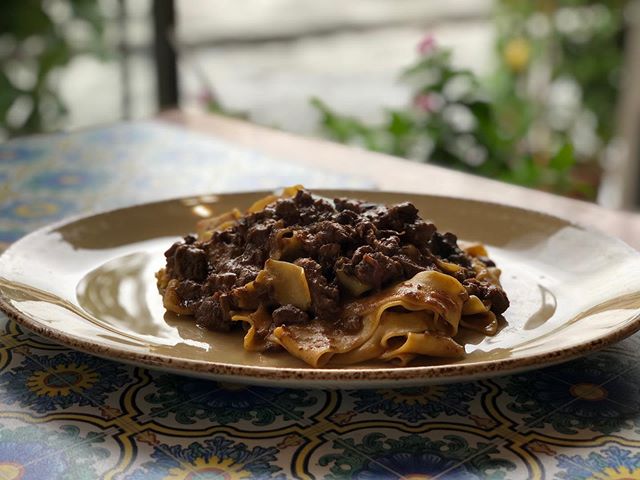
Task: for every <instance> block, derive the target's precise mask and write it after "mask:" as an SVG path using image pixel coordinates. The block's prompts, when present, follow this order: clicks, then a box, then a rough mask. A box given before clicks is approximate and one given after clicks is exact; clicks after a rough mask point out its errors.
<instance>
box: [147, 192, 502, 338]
mask: <svg viewBox="0 0 640 480" xmlns="http://www.w3.org/2000/svg"><path fill="white" fill-rule="evenodd" d="M165 256H166V259H167V264H166V270H165V272H164V274H163V275H165V276H166V277H165V278H164V279H163V281H164V283H165V284H166V282H167V281H169V280H175V281H176V282H174V284H175V291H176V294H177V297H178V298H177V302H178V303H179V305H180V307H181V309H182V310H183V313H185V314H192V315H194V316H195V321H196V323H197V324H198V325H199V326H202V327H205V328H208V329H211V330H218V331H227V330H230V329H231V328H232V327H233V326H234V324H236V323H240V322H234V321H232V320H231V316H232V312H233V311H235V310H239V309H240V307H242V308H245V309H246V308H253V309H256V308H258V307H259V306H260V305H262V306H263V307H266V308H267V309H268V310H269V313H271V318H272V323H273V324H272V325H271V326H269V327H268V328H263V332H264V334H265V335H266V334H267V333H268V331H269V330H270V329H273V328H275V327H277V326H279V325H290V324H297V323H301V322H309V321H313V320H319V321H323V322H331V323H334V324H335V326H336V328H337V329H338V330H340V331H345V332H349V331H355V330H357V329H359V328H360V319H359V318H343V317H342V316H341V302H343V301H344V300H347V299H353V298H354V297H356V296H360V295H369V294H371V293H374V292H376V291H379V290H381V289H383V288H385V287H387V286H389V285H392V284H395V283H397V282H400V281H403V280H407V279H410V278H412V277H413V276H414V275H416V274H417V273H418V272H421V271H424V270H436V271H440V272H442V273H445V274H448V275H451V276H453V277H455V278H456V279H457V280H458V281H459V282H460V283H462V285H463V286H464V287H465V289H466V290H467V292H468V293H469V295H476V296H477V297H478V298H480V300H486V301H488V302H490V304H491V311H493V313H495V314H501V313H502V312H504V311H505V310H506V309H507V308H508V306H509V300H508V299H507V296H506V294H505V292H504V291H503V290H502V289H501V288H500V287H498V286H496V285H493V284H490V283H488V282H486V281H481V280H478V279H477V278H475V275H476V273H475V271H474V270H473V268H472V259H471V257H470V256H469V255H467V254H466V253H465V252H463V251H462V250H461V249H460V248H459V247H458V244H457V239H456V236H455V235H453V234H451V233H440V232H438V231H437V230H436V227H435V225H433V224H432V223H430V222H428V221H425V220H423V219H421V218H420V217H419V216H418V210H417V209H416V207H415V206H414V205H412V204H411V203H409V202H404V203H400V204H397V205H392V206H385V205H377V204H372V203H367V202H363V201H358V200H352V199H345V198H336V199H334V200H332V201H331V200H327V199H324V198H318V197H315V196H312V195H311V194H310V193H309V192H308V191H306V190H299V191H297V193H296V194H295V196H293V197H292V198H281V199H279V200H276V201H275V202H273V203H271V204H269V205H267V206H266V207H265V208H264V209H263V210H261V211H258V212H256V213H250V214H248V215H246V216H243V217H241V218H240V219H238V220H237V222H235V224H234V225H232V226H230V227H228V228H226V229H224V230H221V231H214V232H213V234H212V236H211V238H210V239H209V240H206V241H200V240H197V239H196V237H194V236H192V235H188V236H186V237H185V238H184V239H183V240H182V241H180V242H176V243H175V244H173V245H172V246H171V248H169V250H167V252H166V253H165ZM270 258H271V259H274V260H283V261H287V262H292V263H294V264H295V265H298V266H299V267H302V268H303V269H304V274H305V277H306V281H307V283H308V286H309V291H310V294H311V306H310V308H308V309H307V310H306V311H303V310H301V309H300V308H297V307H295V306H293V305H280V304H279V303H278V302H277V301H276V300H275V297H274V291H273V288H270V285H268V284H259V282H254V283H253V284H252V285H253V288H251V289H247V288H243V287H245V285H247V284H248V283H249V282H252V281H253V280H255V279H256V277H257V275H258V273H259V272H260V271H261V270H262V269H263V268H264V267H265V262H266V261H267V260H268V259H270ZM479 260H480V261H481V262H483V263H484V264H485V265H487V266H494V264H493V262H492V261H491V260H489V259H488V258H486V257H479ZM442 261H445V262H448V263H453V264H456V265H458V266H460V267H462V268H459V269H457V271H455V272H453V273H452V272H449V271H445V270H444V269H442V268H440V267H439V265H438V264H439V263H440V265H441V264H442ZM159 280H160V279H159ZM159 283H161V282H159Z"/></svg>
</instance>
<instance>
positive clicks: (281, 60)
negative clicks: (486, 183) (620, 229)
mask: <svg viewBox="0 0 640 480" xmlns="http://www.w3.org/2000/svg"><path fill="white" fill-rule="evenodd" d="M172 107H179V108H188V109H200V110H203V111H211V112H217V113H220V114H224V115H231V116H235V117H239V118H243V119H247V120H249V121H251V122H254V123H258V124H262V125H266V126H270V127H273V128H278V129H282V130H286V131H291V132H295V133H299V134H304V135H311V136H322V137H326V138H329V139H332V140H334V141H339V142H343V143H346V144H350V145H357V146H359V147H362V148H367V149H371V150H376V151H381V152H386V153H390V154H393V155H397V156H401V157H405V158H408V159H410V160H412V161H420V162H432V163H435V164H439V165H443V166H446V167H451V168H456V169H460V170H464V171H467V172H471V173H476V174H479V175H484V176H488V177H491V178H495V179H498V180H503V181H507V182H512V183H516V184H520V185H524V186H528V187H532V188H537V189H542V190H547V191H551V192H554V193H559V194H563V195H569V196H572V197H576V198H581V199H585V200H589V201H597V202H599V203H601V204H603V205H606V206H610V207H615V208H629V209H635V208H637V206H638V205H639V204H640V195H639V193H638V192H639V191H640V188H638V185H639V183H640V169H639V168H638V164H639V163H640V141H639V138H640V0H610V1H606V2H605V1H589V0H563V1H560V0H539V1H535V2H534V1H529V0H456V1H455V2H442V1H438V0H348V1H345V0H323V1H317V0H209V1H207V2H196V1H188V0H175V1H169V0H156V1H153V0H137V1H125V0H75V1H70V0H43V1H36V0H3V2H2V3H1V5H0V141H4V140H7V139H9V138H11V137H15V136H22V135H27V134H33V133H42V132H52V131H59V130H75V129H80V128H86V127H91V126H94V125H100V124H105V123H110V122H116V121H121V120H123V119H124V120H126V119H140V118H149V117H152V116H154V115H156V114H157V113H158V112H159V111H161V110H164V109H168V108H172Z"/></svg>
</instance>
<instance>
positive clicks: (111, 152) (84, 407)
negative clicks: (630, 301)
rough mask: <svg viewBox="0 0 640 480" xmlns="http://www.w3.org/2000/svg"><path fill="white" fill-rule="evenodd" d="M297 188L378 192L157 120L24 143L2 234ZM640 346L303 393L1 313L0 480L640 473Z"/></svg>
mask: <svg viewBox="0 0 640 480" xmlns="http://www.w3.org/2000/svg"><path fill="white" fill-rule="evenodd" d="M178 164H179V165H180V171H181V172H182V173H181V175H180V176H176V175H175V166H176V165H178ZM275 171H277V172H279V173H278V175H277V176H274V175H273V172H275ZM293 183H305V184H307V185H310V186H315V187H321V186H339V187H370V185H367V184H366V183H364V182H362V181H360V180H358V179H349V178H337V177H335V176H334V175H332V174H331V173H330V172H321V171H314V172H310V171H308V170H305V169H303V168H301V167H299V166H296V165H294V164H288V163H284V162H280V161H276V160H274V159H270V158H265V157H263V156H261V155H259V154H256V153H253V152H248V151H243V150H239V149H238V148H236V147H233V146H230V145H226V144H224V143H222V142H218V141H216V140H214V139H210V138H205V137H200V136H197V135H193V134H190V133H185V132H183V131H181V130H178V129H173V128H169V127H166V126H162V125H160V124H153V123H138V124H127V125H120V126H116V127H110V128H107V129H102V130H97V131H90V132H82V133H77V134H72V135H61V136H45V137H34V138H28V139H22V140H17V141H12V142H9V143H7V144H4V145H0V242H2V243H4V244H8V243H10V242H12V241H14V240H16V239H17V238H19V237H20V236H21V235H23V234H24V233H26V232H28V231H30V230H32V229H34V228H37V227H38V226H41V225H43V224H45V223H48V222H50V221H53V220H56V219H59V218H62V217H64V216H65V215H69V214H75V213H84V212H89V211H94V210H99V209H104V208H111V207H116V206H121V205H126V204H130V203H133V202H141V201H148V200H154V199H159V198H164V197H168V196H179V195H188V194H195V193H208V192H212V191H222V190H238V189H257V188H270V187H275V186H279V185H286V184H293ZM639 346H640V337H638V336H636V337H632V338H630V339H628V340H626V341H624V342H622V343H621V344H619V345H616V346H614V347H612V348H610V349H608V350H605V351H603V352H599V353H596V354H593V355H590V356H588V357H585V358H583V359H580V360H576V361H573V362H570V363H567V364H564V365H559V366H556V367H552V368H547V369H543V370H539V371H535V372H530V373H524V374H518V375H513V376H509V377H501V378H495V379H490V380H482V381H477V382H468V383H458V384H448V385H440V386H430V387H425V388H405V389H397V390H342V391H340V390H289V389H279V388H258V387H242V386H238V385H232V384H219V383H214V382H210V381H204V380H197V379H192V378H187V377H180V376H176V375H170V374H165V373H161V372H154V371H149V370H146V369H143V368H136V367H132V366H128V365H123V364H119V363H114V362H109V361H106V360H102V359H98V358H96V357H93V356H91V355H88V354H85V353H80V352H76V351H72V350H69V349H67V348H65V347H62V346H59V345H56V344H54V343H52V342H50V341H48V340H46V339H42V338H39V337H37V336H35V335H33V334H30V333H28V332H24V331H23V330H22V329H20V327H19V326H18V325H16V324H15V323H13V322H11V321H9V320H8V319H7V318H6V317H4V316H0V480H16V479H24V480H27V479H37V480H40V479H58V478H60V479H87V480H89V479H96V478H105V479H140V480H142V479H144V480H147V479H150V480H155V479H158V480H160V479H165V480H186V479H213V478H216V479H250V478H263V479H284V478H291V477H296V478H327V479H346V478H358V479H378V478H409V479H417V478H421V479H426V478H429V479H435V478H444V479H447V478H452V479H484V478H490V479H519V478H549V479H552V478H556V479H580V480H587V479H593V480H596V479H597V480H605V479H609V480H614V479H616V480H622V479H635V478H640V366H638V358H639V357H638V354H637V352H638V347H639Z"/></svg>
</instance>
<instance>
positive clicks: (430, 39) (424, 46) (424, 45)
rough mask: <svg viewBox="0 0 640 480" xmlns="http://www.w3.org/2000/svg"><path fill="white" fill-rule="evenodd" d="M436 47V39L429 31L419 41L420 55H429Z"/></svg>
mask: <svg viewBox="0 0 640 480" xmlns="http://www.w3.org/2000/svg"><path fill="white" fill-rule="evenodd" d="M435 48H436V39H435V38H434V36H433V35H431V34H430V33H428V34H427V35H425V36H424V37H423V38H422V40H420V42H418V53H419V54H420V55H429V54H430V53H431V52H433V51H434V50H435Z"/></svg>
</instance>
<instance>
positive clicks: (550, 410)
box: [492, 356, 637, 438]
mask: <svg viewBox="0 0 640 480" xmlns="http://www.w3.org/2000/svg"><path fill="white" fill-rule="evenodd" d="M612 358H613V359H612ZM616 367H621V365H620V364H619V363H618V362H617V359H616V358H615V357H609V356H606V357H605V356H598V357H590V358H588V359H585V360H581V361H576V362H570V363H567V364H565V365H561V366H560V367H557V369H556V370H555V372H554V376H553V377H552V376H550V375H547V374H541V373H539V372H532V373H528V374H516V375H512V376H510V377H503V378H499V379H495V380H492V382H495V383H496V384H497V385H498V386H499V388H500V389H501V390H502V392H503V393H501V394H500V396H499V397H498V399H497V401H496V406H497V408H498V412H499V414H500V415H502V416H504V418H505V420H506V421H510V422H512V423H513V424H514V425H520V426H519V427H518V429H519V430H521V431H526V430H528V429H535V430H540V429H542V430H545V431H546V432H547V434H549V435H556V436H572V437H577V436H578V437H587V438H592V437H594V436H597V435H598V434H607V435H609V434H614V433H616V432H619V431H620V430H622V429H625V428H630V427H632V426H633V425H634V423H635V422H636V421H637V420H636V419H635V418H634V415H633V414H634V408H633V407H632V406H629V405H625V404H622V403H620V402H618V401H616V400H614V399H616V398H625V397H626V398H635V396H636V395H637V386H636V385H634V383H633V382H632V381H629V379H628V377H627V376H626V374H622V375H619V376H615V375H616V374H613V373H612V372H616V371H618V372H620V371H623V370H615V369H614V368H616ZM610 369H611V370H610ZM561 379H562V380H561Z"/></svg>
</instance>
